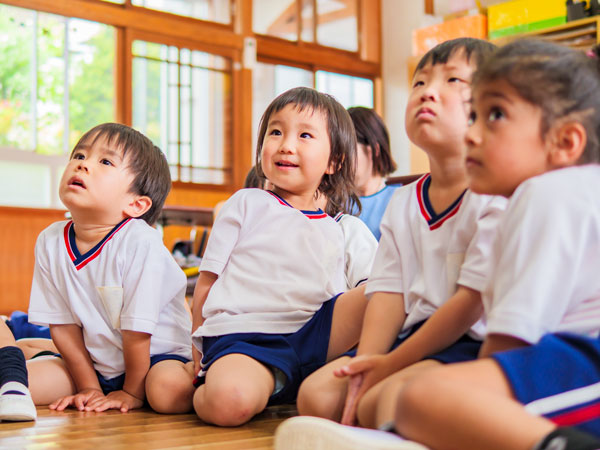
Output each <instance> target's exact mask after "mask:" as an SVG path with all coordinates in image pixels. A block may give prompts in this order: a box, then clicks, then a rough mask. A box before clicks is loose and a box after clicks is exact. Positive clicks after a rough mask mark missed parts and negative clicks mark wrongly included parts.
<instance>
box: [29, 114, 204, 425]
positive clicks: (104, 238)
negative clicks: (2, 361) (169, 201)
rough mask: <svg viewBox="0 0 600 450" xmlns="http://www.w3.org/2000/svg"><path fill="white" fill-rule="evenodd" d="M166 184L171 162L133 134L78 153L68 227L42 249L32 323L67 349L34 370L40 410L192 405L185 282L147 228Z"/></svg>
mask: <svg viewBox="0 0 600 450" xmlns="http://www.w3.org/2000/svg"><path fill="white" fill-rule="evenodd" d="M170 187H171V179H170V173H169V166H168V163H167V161H166V159H165V156H164V154H163V153H162V152H161V151H160V149H159V148H158V147H156V146H155V145H153V144H152V142H151V141H150V140H149V139H148V138H147V137H145V136H144V135H142V134H141V133H139V132H137V131H135V130H133V129H132V128H130V127H127V126H125V125H121V124H116V123H106V124H102V125H98V126H97V127H95V128H93V129H91V130H90V131H88V132H87V133H85V134H84V135H83V136H82V137H81V139H80V140H79V142H78V143H77V145H76V146H75V148H74V150H73V152H72V154H71V158H70V160H69V163H68V165H67V167H66V169H65V171H64V174H63V176H62V179H61V181H60V187H59V194H60V198H61V200H62V202H63V203H64V204H65V206H66V207H67V208H68V210H69V212H70V214H71V217H72V220H68V221H61V222H57V223H54V224H52V225H50V226H49V227H48V228H46V229H45V230H44V231H43V232H42V233H41V234H40V236H39V238H38V241H37V243H36V251H35V254H36V262H35V269H34V276H33V284H32V290H31V300H30V305H29V319H30V321H31V322H32V323H37V324H41V325H46V324H48V325H49V326H50V332H51V334H52V339H53V341H54V343H55V345H56V347H57V348H58V350H59V352H60V358H58V357H41V358H37V359H34V360H32V361H29V363H28V369H29V385H30V389H31V393H32V397H33V400H34V402H35V403H36V404H38V405H46V404H49V405H50V408H51V409H56V410H63V409H64V408H66V407H68V406H73V407H75V408H77V409H79V410H86V411H104V410H106V409H119V410H121V411H122V412H125V411H128V410H130V409H134V408H139V407H141V406H142V405H143V404H144V402H145V401H146V400H147V401H148V403H149V405H150V406H151V407H152V408H153V409H154V410H156V411H159V412H164V413H178V412H187V411H188V410H190V409H191V400H192V393H193V386H192V379H193V371H192V363H191V362H190V360H191V357H192V355H191V339H190V332H191V325H192V324H191V317H190V315H189V313H188V311H187V310H186V308H185V288H186V279H185V275H184V274H183V272H182V271H181V269H180V268H179V266H178V265H177V264H176V262H175V261H174V259H173V258H172V256H171V254H170V253H169V251H168V250H167V249H166V248H165V247H164V245H163V242H162V238H161V235H160V233H159V232H158V231H157V230H155V229H154V228H152V227H151V226H150V225H152V224H153V223H154V222H155V221H156V219H157V218H158V215H159V214H160V211H161V209H162V206H163V203H164V201H165V198H166V196H167V194H168V193H169V190H170ZM140 219H141V220H140Z"/></svg>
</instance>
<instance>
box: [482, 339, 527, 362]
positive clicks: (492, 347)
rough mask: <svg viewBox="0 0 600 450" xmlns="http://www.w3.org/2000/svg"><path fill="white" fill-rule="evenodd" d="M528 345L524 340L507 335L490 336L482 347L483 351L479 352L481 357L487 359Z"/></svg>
mask: <svg viewBox="0 0 600 450" xmlns="http://www.w3.org/2000/svg"><path fill="white" fill-rule="evenodd" d="M527 345H530V344H528V343H527V342H525V341H523V340H522V339H519V338H516V337H514V336H509V335H507V334H488V335H487V336H486V337H485V341H484V342H483V345H482V346H481V350H479V357H480V358H486V357H488V356H490V355H491V354H492V353H497V352H503V351H506V350H512V349H513V348H520V347H526V346H527Z"/></svg>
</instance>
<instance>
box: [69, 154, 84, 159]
mask: <svg viewBox="0 0 600 450" xmlns="http://www.w3.org/2000/svg"><path fill="white" fill-rule="evenodd" d="M71 159H85V156H84V155H83V153H74V154H73V156H72V157H71Z"/></svg>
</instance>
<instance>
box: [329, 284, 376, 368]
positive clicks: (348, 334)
mask: <svg viewBox="0 0 600 450" xmlns="http://www.w3.org/2000/svg"><path fill="white" fill-rule="evenodd" d="M366 308H367V298H366V297H365V285H364V284H363V285H362V286H359V287H357V288H354V289H351V290H349V291H348V292H344V293H343V294H342V295H340V296H339V297H338V298H337V300H336V301H335V307H334V308H333V317H332V319H331V333H330V336H329V347H328V348H327V361H331V360H332V359H334V358H337V357H338V356H340V355H341V354H342V353H344V352H346V351H348V350H350V349H351V348H352V347H353V346H355V345H356V344H357V343H358V338H359V337H360V331H361V328H362V323H363V317H364V315H365V309H366Z"/></svg>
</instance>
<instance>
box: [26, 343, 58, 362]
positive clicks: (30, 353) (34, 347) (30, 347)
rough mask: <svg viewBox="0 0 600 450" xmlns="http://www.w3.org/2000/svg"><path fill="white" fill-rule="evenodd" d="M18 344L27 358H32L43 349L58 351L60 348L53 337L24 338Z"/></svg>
mask: <svg viewBox="0 0 600 450" xmlns="http://www.w3.org/2000/svg"><path fill="white" fill-rule="evenodd" d="M16 345H17V347H19V348H20V349H21V350H22V351H23V354H24V355H25V359H31V358H33V357H34V356H35V355H37V354H38V353H40V352H43V351H48V352H53V353H58V349H57V348H56V345H54V342H53V341H52V339H45V338H23V339H19V340H18V341H17V343H16Z"/></svg>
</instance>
